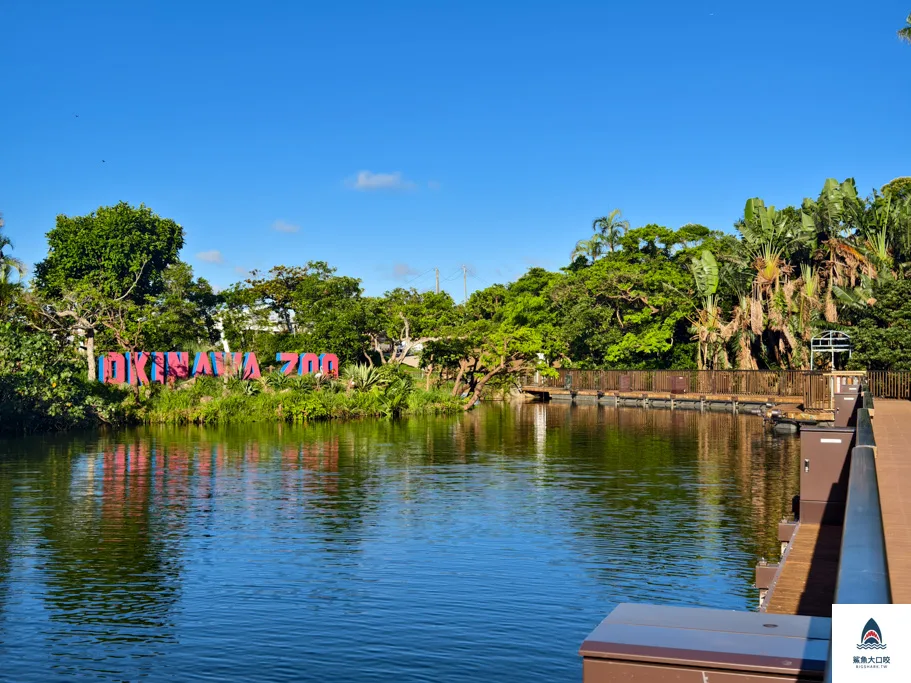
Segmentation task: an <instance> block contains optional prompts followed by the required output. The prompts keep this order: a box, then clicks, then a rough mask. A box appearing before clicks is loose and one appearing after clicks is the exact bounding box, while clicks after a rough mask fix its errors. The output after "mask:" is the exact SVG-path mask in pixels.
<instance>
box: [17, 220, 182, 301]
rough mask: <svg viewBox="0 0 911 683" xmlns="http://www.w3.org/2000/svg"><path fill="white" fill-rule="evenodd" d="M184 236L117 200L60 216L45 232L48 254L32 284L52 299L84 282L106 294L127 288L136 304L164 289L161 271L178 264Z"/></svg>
mask: <svg viewBox="0 0 911 683" xmlns="http://www.w3.org/2000/svg"><path fill="white" fill-rule="evenodd" d="M183 239H184V238H183V228H181V227H180V226H179V225H178V224H177V223H175V222H174V221H173V220H170V219H167V218H161V217H159V216H157V215H156V214H155V213H153V212H152V210H151V209H149V208H148V207H146V206H142V205H141V206H139V208H134V207H132V206H130V205H129V204H127V203H125V202H121V203H119V204H117V205H115V206H102V207H100V208H98V209H97V210H96V211H94V212H92V213H90V214H88V215H87V216H64V215H59V216H57V224H56V227H54V229H53V230H51V231H50V232H48V234H47V241H48V249H49V251H48V255H47V258H45V259H44V260H43V261H41V262H40V263H38V265H37V266H36V267H35V284H36V286H37V287H38V289H39V290H41V291H42V292H43V293H45V294H46V295H47V296H49V297H51V298H60V297H62V296H63V295H64V294H65V293H67V292H69V291H72V290H74V289H76V288H77V287H79V286H85V285H88V286H91V288H92V289H93V290H95V291H97V292H98V294H100V295H101V296H106V297H120V296H123V295H124V293H125V292H127V291H129V297H130V298H131V299H132V300H133V301H134V302H136V303H141V302H144V301H145V297H146V296H150V295H152V296H154V295H158V294H161V292H162V291H163V289H164V277H163V273H164V271H165V269H166V268H167V267H168V266H170V265H172V264H173V263H176V262H177V254H178V252H179V251H180V249H181V247H182V246H183Z"/></svg>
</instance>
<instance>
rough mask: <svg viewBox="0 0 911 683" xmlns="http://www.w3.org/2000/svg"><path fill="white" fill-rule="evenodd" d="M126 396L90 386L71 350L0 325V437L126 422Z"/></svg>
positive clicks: (36, 334) (120, 391) (37, 334)
mask: <svg viewBox="0 0 911 683" xmlns="http://www.w3.org/2000/svg"><path fill="white" fill-rule="evenodd" d="M128 396H129V392H128V391H124V390H123V389H121V388H119V387H111V386H104V385H101V384H97V383H95V382H89V381H88V379H87V378H86V370H85V365H84V363H83V362H81V360H80V359H79V358H78V357H77V356H76V355H75V353H74V352H73V351H72V349H71V347H69V346H68V345H66V344H64V343H62V342H61V341H59V340H57V339H55V338H54V337H52V336H51V335H49V334H44V333H41V332H32V331H29V330H25V329H22V328H21V327H19V326H17V325H14V324H12V323H8V322H7V323H0V432H2V433H5V434H21V433H27V432H38V431H62V430H66V429H73V428H76V427H89V426H94V425H97V424H99V423H120V422H123V421H126V420H127V419H129V416H130V409H129V405H128V403H129V402H128V400H127V399H128Z"/></svg>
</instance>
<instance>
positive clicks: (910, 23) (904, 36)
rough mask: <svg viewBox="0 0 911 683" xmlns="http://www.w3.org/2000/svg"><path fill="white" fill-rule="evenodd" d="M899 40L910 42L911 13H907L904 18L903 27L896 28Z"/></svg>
mask: <svg viewBox="0 0 911 683" xmlns="http://www.w3.org/2000/svg"><path fill="white" fill-rule="evenodd" d="M898 37H899V40H904V41H906V42H908V43H911V14H909V15H908V18H907V19H905V26H904V28H900V29H899V30H898Z"/></svg>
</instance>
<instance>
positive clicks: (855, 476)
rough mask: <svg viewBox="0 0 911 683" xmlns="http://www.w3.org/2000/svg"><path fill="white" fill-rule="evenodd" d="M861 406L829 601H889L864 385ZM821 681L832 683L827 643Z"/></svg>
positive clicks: (868, 398) (869, 401) (870, 405)
mask: <svg viewBox="0 0 911 683" xmlns="http://www.w3.org/2000/svg"><path fill="white" fill-rule="evenodd" d="M861 405H862V406H863V408H861V409H859V410H858V411H857V436H856V441H855V447H854V449H853V450H852V451H851V468H850V471H849V476H848V501H847V504H846V507H845V520H844V527H843V529H842V537H841V552H840V554H839V559H838V576H837V578H836V584H835V603H836V604H838V603H841V604H854V605H858V604H861V605H866V604H889V603H891V602H892V589H891V586H890V584H889V566H888V561H887V559H886V539H885V534H884V533H883V517H882V508H881V506H880V500H879V482H878V480H877V478H876V451H875V448H876V441H875V439H874V437H873V424H872V420H871V418H870V415H871V411H872V409H873V399H872V396H871V394H870V391H869V387H867V386H865V387H864V389H863V396H862V401H861ZM825 681H826V683H831V682H832V648H831V642H830V645H829V660H828V662H827V663H826V675H825Z"/></svg>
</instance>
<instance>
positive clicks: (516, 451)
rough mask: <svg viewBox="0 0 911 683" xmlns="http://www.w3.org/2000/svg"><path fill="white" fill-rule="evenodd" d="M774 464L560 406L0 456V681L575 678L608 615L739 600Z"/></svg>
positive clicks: (776, 440) (18, 450)
mask: <svg viewBox="0 0 911 683" xmlns="http://www.w3.org/2000/svg"><path fill="white" fill-rule="evenodd" d="M798 450H799V449H798V443H797V441H796V440H795V439H794V438H793V437H776V436H773V435H771V434H769V433H767V432H765V431H764V430H763V426H762V422H761V420H759V419H758V418H756V417H751V416H740V417H734V416H731V415H729V414H706V415H700V414H698V413H689V412H681V411H677V412H673V413H671V412H670V411H662V410H653V411H645V410H640V409H636V408H630V409H615V408H599V407H597V406H591V407H582V406H579V407H574V408H573V407H570V406H560V405H550V406H543V405H524V406H509V405H502V406H485V407H483V408H482V409H480V410H477V411H475V412H472V413H470V414H468V415H460V416H458V417H452V418H435V419H426V420H409V421H406V422H401V423H389V422H361V423H349V424H333V425H318V426H312V427H300V428H288V427H281V426H273V425H270V426H268V427H266V426H263V427H256V428H248V429H237V430H217V429H197V428H191V429H179V430H155V429H149V430H137V431H130V432H122V433H119V434H117V435H114V436H101V437H99V436H95V435H92V436H88V437H86V436H82V437H73V436H68V437H65V438H54V439H28V440H26V439H21V440H10V441H6V442H0V680H4V681H5V680H10V681H57V680H59V681H73V680H112V681H115V680H116V681H122V680H130V681H133V680H143V679H146V680H165V679H169V680H179V681H193V680H238V681H291V680H295V681H296V680H307V681H355V680H357V681H447V682H460V681H471V683H478V682H479V681H520V680H521V681H533V680H534V681H579V680H581V675H580V673H581V663H580V661H579V658H578V657H577V655H576V651H577V649H578V647H579V644H580V643H581V641H582V639H583V638H584V636H585V635H586V634H587V633H588V632H589V631H590V630H591V629H592V628H593V627H594V626H595V625H597V624H598V622H599V621H600V620H601V619H602V618H603V617H604V615H605V614H606V613H607V612H608V611H609V610H610V609H611V607H613V606H614V605H616V604H617V603H619V602H624V601H633V602H658V603H665V604H682V605H703V606H710V607H723V608H732V609H753V606H754V604H755V603H756V600H757V596H756V592H755V590H754V589H753V588H752V587H751V583H752V579H753V576H752V566H753V564H754V563H755V561H756V560H757V559H758V557H759V556H760V555H767V556H769V557H774V556H777V555H776V550H775V546H776V545H777V543H776V540H775V532H776V529H775V524H776V522H777V521H778V519H779V518H780V516H781V515H782V514H783V513H784V512H786V511H788V510H789V509H790V497H791V495H793V494H794V493H795V492H796V488H797V482H796V477H797V458H798Z"/></svg>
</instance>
